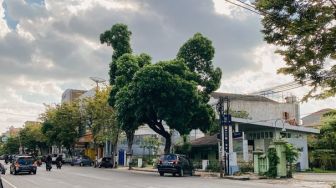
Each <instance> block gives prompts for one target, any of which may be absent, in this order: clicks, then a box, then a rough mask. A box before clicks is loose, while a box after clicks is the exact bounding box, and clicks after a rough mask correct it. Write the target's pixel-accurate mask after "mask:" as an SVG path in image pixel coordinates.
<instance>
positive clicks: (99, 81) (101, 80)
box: [89, 77, 106, 84]
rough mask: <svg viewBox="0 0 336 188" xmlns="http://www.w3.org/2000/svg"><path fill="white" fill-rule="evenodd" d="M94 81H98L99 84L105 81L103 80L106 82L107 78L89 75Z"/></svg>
mask: <svg viewBox="0 0 336 188" xmlns="http://www.w3.org/2000/svg"><path fill="white" fill-rule="evenodd" d="M89 78H90V79H91V80H92V81H94V82H96V83H97V84H98V83H103V82H106V80H105V79H103V78H99V77H89Z"/></svg>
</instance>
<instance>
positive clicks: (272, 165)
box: [266, 147, 280, 178]
mask: <svg viewBox="0 0 336 188" xmlns="http://www.w3.org/2000/svg"><path fill="white" fill-rule="evenodd" d="M267 158H268V163H269V167H268V171H267V173H266V175H267V176H268V177H271V178H276V177H277V175H278V171H277V165H278V164H279V162H280V159H279V157H278V156H277V153H276V149H275V147H269V149H268V151H267Z"/></svg>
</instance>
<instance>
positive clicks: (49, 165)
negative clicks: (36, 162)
mask: <svg viewBox="0 0 336 188" xmlns="http://www.w3.org/2000/svg"><path fill="white" fill-rule="evenodd" d="M51 162H52V158H51V156H50V155H48V156H47V158H46V170H47V171H50V170H51V168H52V166H51Z"/></svg>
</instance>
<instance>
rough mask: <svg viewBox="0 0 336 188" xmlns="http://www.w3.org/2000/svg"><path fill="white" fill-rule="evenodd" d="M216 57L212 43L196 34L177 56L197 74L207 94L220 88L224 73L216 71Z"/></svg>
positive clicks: (199, 83)
mask: <svg viewBox="0 0 336 188" xmlns="http://www.w3.org/2000/svg"><path fill="white" fill-rule="evenodd" d="M214 55H215V48H214V47H213V46H212V42H211V41H210V40H209V39H207V38H206V37H204V36H203V35H202V34H201V33H196V34H195V35H194V36H193V37H192V38H191V39H189V40H188V41H187V42H186V43H184V44H183V45H182V46H181V48H180V50H179V51H178V54H177V58H178V59H183V60H184V62H185V63H186V65H187V67H188V68H189V69H190V71H192V72H195V73H197V75H198V78H197V83H198V85H200V86H203V87H204V93H205V94H210V93H211V92H213V91H215V90H216V89H218V87H219V86H220V79H221V77H222V71H221V70H220V69H219V68H216V69H214V67H213V64H212V60H213V58H214Z"/></svg>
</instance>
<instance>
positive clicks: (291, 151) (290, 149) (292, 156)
mask: <svg viewBox="0 0 336 188" xmlns="http://www.w3.org/2000/svg"><path fill="white" fill-rule="evenodd" d="M285 154H286V161H287V164H288V166H289V169H288V170H287V171H288V173H287V177H289V178H291V177H293V168H292V166H293V163H294V162H295V161H296V160H297V158H298V157H299V151H298V150H297V148H295V147H294V146H293V145H292V144H289V143H286V144H285Z"/></svg>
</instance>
